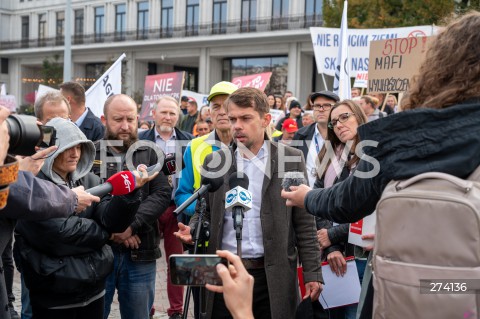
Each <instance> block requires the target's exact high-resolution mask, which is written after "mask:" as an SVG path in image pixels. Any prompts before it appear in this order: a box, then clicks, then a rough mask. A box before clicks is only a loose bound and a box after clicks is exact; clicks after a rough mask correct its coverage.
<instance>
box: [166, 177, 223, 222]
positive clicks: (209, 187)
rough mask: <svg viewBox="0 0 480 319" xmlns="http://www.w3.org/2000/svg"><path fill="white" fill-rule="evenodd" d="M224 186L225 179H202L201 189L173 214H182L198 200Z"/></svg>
mask: <svg viewBox="0 0 480 319" xmlns="http://www.w3.org/2000/svg"><path fill="white" fill-rule="evenodd" d="M222 184H223V177H222V176H220V177H216V178H208V177H205V176H202V179H201V181H200V185H202V186H200V188H199V189H197V191H196V192H195V193H193V195H192V196H190V197H189V198H188V199H187V200H186V201H185V202H183V204H182V205H180V206H178V207H177V208H176V209H175V210H174V211H173V213H174V214H177V215H178V214H180V213H181V212H182V211H183V210H185V208H187V207H188V206H190V204H191V203H193V202H194V201H196V200H197V199H198V198H200V197H202V196H203V195H204V194H205V193H206V192H215V191H216V190H217V189H219V188H220V186H222Z"/></svg>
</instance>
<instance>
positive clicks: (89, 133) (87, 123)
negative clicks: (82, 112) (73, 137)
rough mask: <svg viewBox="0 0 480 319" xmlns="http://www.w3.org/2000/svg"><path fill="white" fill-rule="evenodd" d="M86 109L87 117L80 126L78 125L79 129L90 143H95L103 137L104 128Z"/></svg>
mask: <svg viewBox="0 0 480 319" xmlns="http://www.w3.org/2000/svg"><path fill="white" fill-rule="evenodd" d="M87 109H88V112H87V116H86V117H85V118H84V119H83V122H82V125H80V126H79V128H80V130H81V131H82V132H83V134H85V136H86V137H87V138H88V139H89V140H90V141H93V142H95V141H98V140H101V139H102V138H103V137H104V135H105V126H103V124H102V121H100V119H99V118H98V117H96V116H95V114H93V112H92V111H91V110H90V109H89V108H87Z"/></svg>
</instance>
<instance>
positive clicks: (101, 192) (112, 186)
mask: <svg viewBox="0 0 480 319" xmlns="http://www.w3.org/2000/svg"><path fill="white" fill-rule="evenodd" d="M134 189H135V176H134V175H133V174H132V172H130V171H122V172H118V173H116V174H114V175H112V176H110V178H109V179H107V181H106V182H105V183H104V184H100V185H98V186H95V187H92V188H89V189H87V190H86V192H87V193H90V194H92V195H94V196H98V197H102V196H105V195H107V194H109V193H110V194H112V195H125V194H128V193H131V192H133V190H134Z"/></svg>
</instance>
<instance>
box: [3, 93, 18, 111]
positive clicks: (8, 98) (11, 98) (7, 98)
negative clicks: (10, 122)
mask: <svg viewBox="0 0 480 319" xmlns="http://www.w3.org/2000/svg"><path fill="white" fill-rule="evenodd" d="M0 105H3V106H5V107H6V108H7V109H8V110H9V111H10V112H17V99H16V98H15V95H0Z"/></svg>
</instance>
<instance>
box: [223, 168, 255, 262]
mask: <svg viewBox="0 0 480 319" xmlns="http://www.w3.org/2000/svg"><path fill="white" fill-rule="evenodd" d="M228 184H229V186H230V190H229V191H228V192H227V193H226V194H225V209H228V208H232V218H233V227H234V228H235V233H236V236H237V250H238V248H239V245H238V243H239V240H241V239H242V229H243V217H244V213H245V212H246V211H248V210H250V209H251V208H252V193H250V192H249V191H248V184H249V181H248V176H247V175H245V174H243V176H242V177H238V176H237V173H235V172H234V173H232V174H231V175H230V177H229V179H228ZM240 250H241V248H240ZM240 253H241V251H240Z"/></svg>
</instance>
